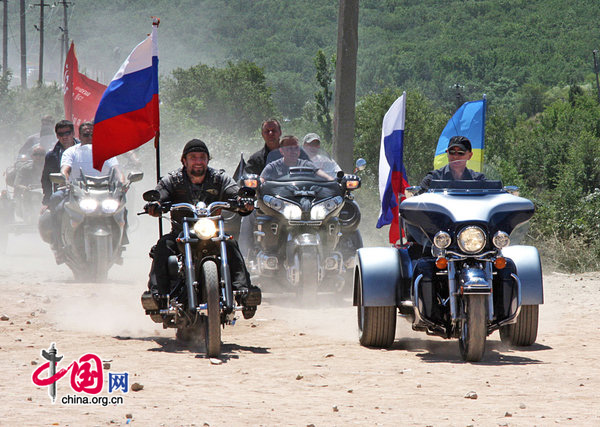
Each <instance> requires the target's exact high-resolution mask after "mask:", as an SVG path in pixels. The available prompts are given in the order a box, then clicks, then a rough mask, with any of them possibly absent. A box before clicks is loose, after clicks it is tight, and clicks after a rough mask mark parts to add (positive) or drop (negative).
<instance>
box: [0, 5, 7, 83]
mask: <svg viewBox="0 0 600 427" xmlns="http://www.w3.org/2000/svg"><path fill="white" fill-rule="evenodd" d="M0 1H3V2H4V13H3V17H4V20H3V21H2V75H3V76H4V77H6V73H8V0H0Z"/></svg>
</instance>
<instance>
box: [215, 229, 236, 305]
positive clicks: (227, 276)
mask: <svg viewBox="0 0 600 427" xmlns="http://www.w3.org/2000/svg"><path fill="white" fill-rule="evenodd" d="M217 238H218V239H219V241H220V247H221V277H222V279H223V281H224V282H225V283H224V284H225V305H226V306H227V312H228V313H231V312H233V311H234V309H235V302H234V300H233V285H232V284H231V271H229V260H228V259H227V246H226V245H225V241H226V240H227V236H226V235H225V221H224V220H223V217H221V218H220V219H219V236H218V237H217Z"/></svg>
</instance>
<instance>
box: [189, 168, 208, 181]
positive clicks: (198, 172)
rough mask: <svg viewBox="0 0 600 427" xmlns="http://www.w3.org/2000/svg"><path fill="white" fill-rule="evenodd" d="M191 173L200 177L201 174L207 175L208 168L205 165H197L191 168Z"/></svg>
mask: <svg viewBox="0 0 600 427" xmlns="http://www.w3.org/2000/svg"><path fill="white" fill-rule="evenodd" d="M189 173H190V175H192V176H195V177H196V178H199V177H201V176H204V175H206V168H203V167H195V168H192V169H190V170H189Z"/></svg>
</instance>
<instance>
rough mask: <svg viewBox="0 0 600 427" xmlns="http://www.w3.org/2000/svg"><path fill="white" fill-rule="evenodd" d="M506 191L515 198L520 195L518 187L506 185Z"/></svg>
mask: <svg viewBox="0 0 600 427" xmlns="http://www.w3.org/2000/svg"><path fill="white" fill-rule="evenodd" d="M504 190H505V191H506V192H507V193H510V194H512V195H513V196H518V195H519V187H517V186H516V185H505V186H504Z"/></svg>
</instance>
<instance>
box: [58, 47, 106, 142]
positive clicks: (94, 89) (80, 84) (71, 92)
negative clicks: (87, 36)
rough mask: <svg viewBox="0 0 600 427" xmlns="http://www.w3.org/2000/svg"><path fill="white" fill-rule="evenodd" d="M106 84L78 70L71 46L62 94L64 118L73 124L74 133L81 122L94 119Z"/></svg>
mask: <svg viewBox="0 0 600 427" xmlns="http://www.w3.org/2000/svg"><path fill="white" fill-rule="evenodd" d="M105 90H106V86H104V85H103V84H102V83H98V82H97V81H95V80H92V79H90V78H89V77H87V76H86V75H85V74H81V73H80V72H79V62H78V61H77V57H76V56H75V44H74V43H72V42H71V48H70V49H69V53H68V54H67V60H66V61H65V69H64V72H63V94H64V104H65V118H66V119H67V120H71V121H72V122H73V125H75V135H76V136H78V134H79V125H80V124H81V123H82V122H85V121H90V120H94V116H95V115H96V110H97V109H98V104H99V103H100V99H101V98H102V94H103V93H104V91H105Z"/></svg>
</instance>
